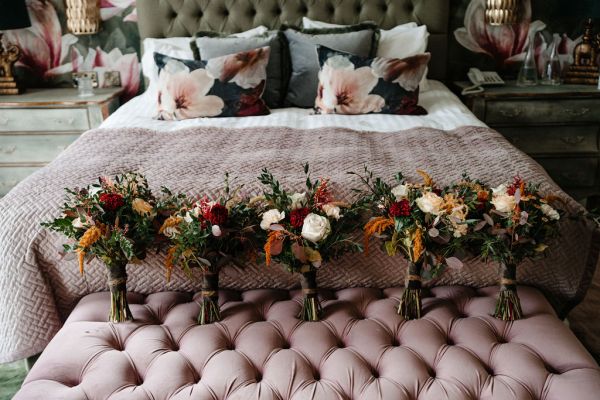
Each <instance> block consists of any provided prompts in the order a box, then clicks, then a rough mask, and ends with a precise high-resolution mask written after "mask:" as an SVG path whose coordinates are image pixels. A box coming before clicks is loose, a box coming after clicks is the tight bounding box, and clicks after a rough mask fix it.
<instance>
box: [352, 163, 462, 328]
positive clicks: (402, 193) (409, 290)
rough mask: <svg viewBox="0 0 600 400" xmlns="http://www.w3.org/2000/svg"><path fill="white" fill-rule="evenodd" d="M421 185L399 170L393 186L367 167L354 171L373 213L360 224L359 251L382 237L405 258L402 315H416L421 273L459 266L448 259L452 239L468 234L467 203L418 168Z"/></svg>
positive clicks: (387, 247)
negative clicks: (362, 241) (361, 171)
mask: <svg viewBox="0 0 600 400" xmlns="http://www.w3.org/2000/svg"><path fill="white" fill-rule="evenodd" d="M418 173H419V174H420V175H421V176H422V177H423V183H422V184H417V183H410V182H407V181H406V180H405V179H404V177H403V175H402V174H401V173H398V174H396V176H395V180H396V182H395V185H394V186H392V185H390V184H388V183H386V182H384V181H383V180H382V179H381V178H375V177H374V176H373V173H372V172H371V171H369V169H368V168H367V167H365V169H364V174H358V173H354V172H351V174H353V175H357V176H358V177H359V178H360V180H361V182H362V183H363V185H364V186H365V187H366V190H362V189H357V191H359V192H361V193H362V194H363V202H364V203H365V204H367V205H368V208H370V209H371V211H372V213H373V217H372V218H371V219H370V220H369V221H368V222H367V224H366V225H365V226H364V232H365V249H366V251H367V252H368V245H369V240H370V239H371V237H373V236H376V237H378V238H380V239H382V240H383V245H384V248H385V250H386V252H387V254H388V255H389V256H395V255H396V254H397V253H401V254H402V255H403V256H404V257H405V258H406V259H407V261H408V263H409V264H408V274H407V278H406V280H407V283H406V288H405V289H404V292H403V294H402V298H401V300H400V304H399V306H398V313H399V314H400V315H402V317H403V318H405V319H415V318H420V317H421V286H422V279H423V275H424V272H426V273H427V274H428V275H429V276H431V277H435V276H437V275H439V274H440V273H441V272H442V270H443V268H444V267H445V266H449V267H452V268H460V267H462V263H461V262H460V261H459V260H458V259H457V258H455V257H449V255H450V253H452V250H454V248H455V247H456V245H455V240H456V239H458V238H462V237H463V236H465V235H467V233H468V224H469V221H468V220H467V205H466V204H465V202H464V200H463V199H462V198H460V197H458V196H455V195H454V194H453V193H447V194H444V193H442V191H441V190H440V189H439V188H438V187H437V186H436V185H435V184H434V182H433V180H432V179H431V177H430V176H429V175H427V174H426V173H425V172H424V171H418Z"/></svg>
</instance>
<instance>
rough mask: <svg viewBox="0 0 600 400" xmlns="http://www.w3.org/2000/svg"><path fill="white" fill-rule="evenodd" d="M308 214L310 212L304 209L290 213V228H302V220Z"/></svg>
mask: <svg viewBox="0 0 600 400" xmlns="http://www.w3.org/2000/svg"><path fill="white" fill-rule="evenodd" d="M308 214H310V210H309V209H308V208H306V207H304V208H298V209H296V210H292V212H291V213H290V222H291V224H292V226H293V227H294V228H296V229H300V228H302V225H303V224H304V219H305V218H306V216H307V215H308Z"/></svg>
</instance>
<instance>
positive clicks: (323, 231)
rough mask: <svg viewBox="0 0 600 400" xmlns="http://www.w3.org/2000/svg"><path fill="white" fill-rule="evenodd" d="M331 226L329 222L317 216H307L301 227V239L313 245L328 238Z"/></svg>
mask: <svg viewBox="0 0 600 400" xmlns="http://www.w3.org/2000/svg"><path fill="white" fill-rule="evenodd" d="M330 233H331V225H330V224H329V220H328V219H327V218H325V217H322V216H320V215H317V214H312V213H311V214H308V215H307V216H306V218H305V219H304V225H302V237H303V238H304V239H306V240H308V241H311V242H313V243H317V242H319V241H321V240H323V239H325V238H327V236H329V234H330Z"/></svg>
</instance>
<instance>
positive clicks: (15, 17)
mask: <svg viewBox="0 0 600 400" xmlns="http://www.w3.org/2000/svg"><path fill="white" fill-rule="evenodd" d="M0 10H1V12H0V95H1V94H19V93H21V92H22V89H21V88H20V87H19V85H18V84H17V81H16V80H15V76H14V69H13V68H14V65H15V63H16V62H17V61H18V60H19V58H20V57H21V49H20V48H19V47H18V46H17V45H15V44H10V43H6V44H5V43H4V42H3V40H2V31H8V30H12V29H23V28H28V27H30V26H31V21H30V20H29V13H28V12H27V6H26V5H25V0H0Z"/></svg>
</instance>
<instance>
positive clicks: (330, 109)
mask: <svg viewBox="0 0 600 400" xmlns="http://www.w3.org/2000/svg"><path fill="white" fill-rule="evenodd" d="M318 53H319V62H320V64H321V70H320V71H319V89H318V93H317V98H316V100H315V110H316V112H317V113H319V114H368V113H382V114H398V115H426V114H427V111H426V110H425V109H424V108H423V107H421V106H419V105H418V102H419V82H420V81H421V79H422V78H423V76H424V74H425V73H426V69H427V63H428V62H429V59H430V58H431V55H430V54H429V53H424V54H417V55H414V56H411V57H407V58H403V59H398V58H385V57H375V58H366V57H360V56H356V55H353V54H349V53H344V52H340V51H337V50H332V49H330V48H327V47H325V46H318Z"/></svg>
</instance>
